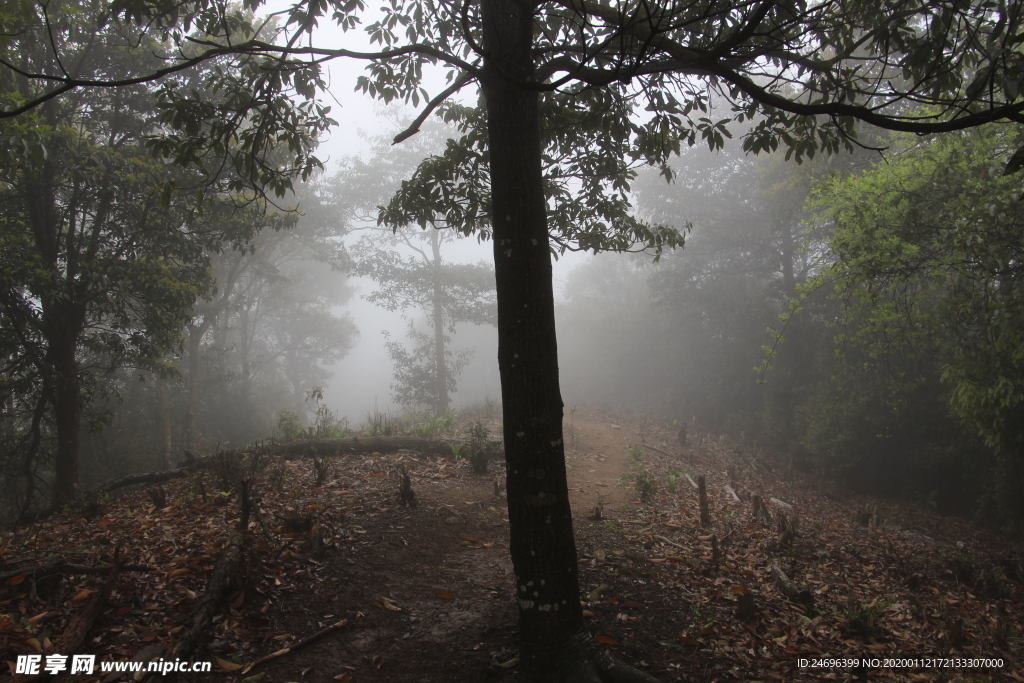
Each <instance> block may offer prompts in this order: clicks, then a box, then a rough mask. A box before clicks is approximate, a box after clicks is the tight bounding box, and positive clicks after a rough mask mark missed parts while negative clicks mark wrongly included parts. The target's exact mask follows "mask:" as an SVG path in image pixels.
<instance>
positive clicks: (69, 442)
mask: <svg viewBox="0 0 1024 683" xmlns="http://www.w3.org/2000/svg"><path fill="white" fill-rule="evenodd" d="M58 308H62V307H58ZM55 317H63V316H55ZM56 324H57V325H58V326H59V327H61V328H63V329H60V330H59V331H57V332H56V333H54V334H52V335H50V336H49V339H48V341H49V349H48V351H47V356H48V360H49V365H50V367H51V368H53V371H54V377H53V421H54V427H55V428H56V431H57V449H56V454H55V460H54V470H55V475H54V480H53V504H54V506H55V507H60V506H62V505H65V504H67V503H68V502H69V501H71V500H72V499H74V498H75V496H77V495H78V482H79V481H80V479H81V463H80V461H79V452H80V450H81V445H82V404H81V391H82V381H81V378H80V377H79V368H78V358H77V351H78V348H77V347H78V344H77V341H78V334H77V331H76V330H75V329H69V328H74V327H76V326H75V325H74V324H73V322H72V321H70V320H67V319H65V320H64V321H63V323H61V322H58V323H56Z"/></svg>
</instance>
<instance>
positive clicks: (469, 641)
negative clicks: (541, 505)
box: [0, 410, 1024, 683]
mask: <svg viewBox="0 0 1024 683" xmlns="http://www.w3.org/2000/svg"><path fill="white" fill-rule="evenodd" d="M485 423H486V424H487V425H488V427H489V428H490V430H491V432H492V433H498V429H499V423H498V421H497V419H494V418H491V419H490V420H485ZM565 429H566V432H565V433H566V446H567V465H568V472H569V486H570V498H571V502H572V506H573V510H574V518H575V520H576V522H575V524H576V539H577V548H578V552H579V558H580V559H579V563H580V564H579V566H580V580H581V596H580V598H581V601H582V602H583V604H584V609H585V610H586V611H585V616H586V618H587V620H588V622H589V625H590V629H591V632H592V633H593V634H594V635H595V636H596V637H597V639H598V642H600V643H601V644H602V646H603V647H605V648H607V649H608V650H609V651H610V653H611V654H612V655H614V656H616V657H618V658H620V659H622V660H623V661H626V662H628V663H631V664H633V665H634V666H638V667H641V668H643V669H645V670H647V671H649V672H650V673H651V674H653V675H655V676H656V677H658V678H660V679H661V680H662V681H665V682H666V683H667V682H668V681H694V682H697V681H700V682H707V683H711V682H713V681H729V680H745V681H774V680H779V681H781V680H786V681H789V680H807V681H811V680H822V679H825V680H836V681H846V680H854V679H857V680H865V678H864V675H865V673H867V674H868V677H869V678H870V679H877V680H894V681H902V680H908V681H958V680H964V681H1004V680H1006V681H1010V680H1014V681H1024V666H1022V658H1024V587H1022V585H1021V583H1020V581H1021V576H1020V563H1019V556H1013V555H1011V548H1010V546H1009V544H1008V543H1007V542H1006V541H1005V540H1004V539H1001V538H999V537H997V536H995V535H992V534H989V533H987V532H985V531H982V530H979V529H977V528H975V527H973V526H971V525H969V524H966V523H964V522H962V521H959V520H957V519H953V518H948V517H940V516H938V515H936V514H935V513H934V512H933V511H932V510H931V509H930V508H928V507H927V506H915V505H909V504H906V503H902V504H900V503H896V502H892V501H878V500H868V499H866V498H864V497H860V496H855V495H850V494H843V493H841V492H839V491H837V490H836V489H834V488H833V487H831V486H829V485H826V484H824V483H822V482H820V481H816V480H813V479H807V478H805V479H799V478H796V477H793V476H792V475H789V476H787V473H785V472H784V471H783V470H782V468H781V467H779V466H778V465H776V464H775V463H774V462H772V461H770V459H768V458H765V457H763V456H761V454H759V453H758V452H756V451H754V450H753V449H746V450H745V449H744V448H743V447H742V446H740V445H735V444H734V445H727V444H726V443H724V442H718V441H714V440H711V439H709V438H708V437H706V436H701V435H691V437H690V440H689V443H688V447H686V448H682V447H681V446H680V444H679V443H678V441H677V440H676V434H675V431H674V429H669V428H668V427H666V426H664V425H661V424H657V423H654V422H652V421H649V420H640V419H630V418H625V417H621V416H610V415H603V414H599V413H594V412H583V411H576V410H572V411H568V410H567V413H566V422H565ZM400 465H404V466H405V467H406V468H408V471H409V473H410V475H411V480H412V485H413V489H414V491H415V494H416V499H417V501H418V505H417V506H416V507H415V508H412V509H408V508H404V507H401V506H400V505H399V500H398V483H399V475H398V473H397V468H398V467H399V466H400ZM688 475H689V476H688ZM699 475H704V476H705V477H706V481H707V492H708V499H709V512H710V516H711V521H710V524H707V525H706V526H705V527H702V526H701V525H700V515H699V511H698V495H697V490H696V488H695V487H694V484H691V481H690V480H691V479H693V480H694V482H695V481H696V480H697V478H698V476H699ZM314 479H315V474H314V472H313V466H312V463H311V462H310V461H309V460H308V459H300V460H293V461H279V462H277V463H275V464H274V465H273V466H272V468H271V469H270V470H268V471H267V472H266V473H265V474H264V476H263V478H262V479H261V480H260V484H259V486H258V488H257V490H256V496H257V498H259V499H260V500H261V502H260V506H261V509H262V510H263V511H264V515H263V519H264V521H265V522H266V524H265V525H264V526H265V527H266V528H262V527H261V526H260V525H258V524H256V523H254V524H253V528H252V531H251V536H252V539H251V545H252V549H251V555H250V557H251V558H252V561H251V562H250V568H249V577H250V581H249V585H248V587H247V588H245V589H244V590H241V591H238V592H237V593H236V594H234V595H232V596H231V597H230V598H229V600H228V603H229V606H228V607H227V610H226V611H225V612H223V613H222V615H221V616H220V617H218V619H217V621H216V623H215V624H214V626H213V628H212V629H211V631H210V633H209V636H208V638H206V640H205V641H204V643H203V648H202V649H201V650H200V651H199V652H198V653H197V656H196V658H197V659H199V660H207V661H212V662H214V665H213V668H214V672H213V673H211V674H207V675H203V676H199V675H190V677H189V678H188V679H187V680H217V681H241V680H244V681H246V682H247V683H260V682H262V683H276V682H281V683H291V682H293V681H294V682H302V683H305V682H309V683H330V682H331V681H342V683H345V682H354V683H363V682H371V681H389V682H390V681H394V682H398V683H404V682H406V681H409V682H412V683H415V682H423V683H426V682H438V683H439V682H460V681H478V680H510V681H511V680H515V678H516V661H517V660H516V640H517V633H516V610H515V606H514V602H513V599H512V595H513V593H512V589H513V585H512V584H513V581H512V568H511V563H510V560H509V555H508V521H507V517H506V513H505V500H504V493H503V492H502V491H501V490H500V488H501V487H500V485H498V486H496V484H495V482H502V481H503V480H504V465H503V463H501V462H492V463H491V470H490V473H489V474H488V475H476V474H473V473H472V470H471V468H470V466H469V464H468V463H467V462H466V461H464V460H453V459H452V458H445V457H434V456H423V455H419V454H417V453H412V452H405V453H399V454H394V455H386V456H385V455H380V454H371V455H365V456H356V455H352V456H345V457H343V458H336V459H334V460H333V461H332V465H331V471H330V473H329V475H328V476H327V478H326V480H325V482H324V483H323V484H322V485H320V486H316V485H314ZM726 485H730V488H731V489H732V491H734V492H735V493H736V494H737V497H738V498H740V500H736V499H735V498H734V497H733V496H732V494H731V493H730V492H729V491H728V490H727V489H726ZM164 489H165V491H166V494H167V500H166V505H165V506H164V507H162V508H160V509H157V508H156V506H155V505H154V504H153V503H152V502H150V499H149V498H148V497H147V496H146V495H145V494H144V493H143V492H137V493H134V494H131V495H126V496H122V497H120V498H118V499H116V500H114V501H111V502H109V503H106V504H105V505H103V506H100V507H98V508H94V509H92V510H87V511H86V512H91V513H93V514H92V515H91V518H89V519H85V518H84V517H83V518H80V517H78V516H76V515H63V516H58V517H52V518H50V519H48V520H45V521H43V522H41V523H37V524H33V525H30V526H27V527H24V528H21V529H18V530H15V531H13V532H4V533H2V534H0V575H2V576H6V577H7V578H6V579H5V580H4V581H0V661H6V662H9V665H10V666H11V667H12V671H13V667H14V660H15V658H16V656H17V655H18V654H33V653H37V652H45V651H47V648H48V647H50V646H51V643H52V642H54V641H56V640H57V638H58V636H59V635H60V634H61V633H62V630H63V629H64V627H65V625H66V624H67V623H68V621H69V619H70V618H71V616H72V615H73V614H74V613H75V611H76V610H77V609H78V608H79V606H80V605H82V604H83V602H84V601H85V600H86V599H87V598H88V597H89V596H90V595H91V591H95V590H96V589H97V588H98V587H99V586H100V585H101V584H102V582H103V577H102V576H101V575H97V576H84V575H75V574H67V575H66V577H67V578H62V576H61V575H60V574H56V575H54V576H52V577H51V578H50V579H45V578H43V577H42V576H41V575H33V574H32V573H31V572H29V571H28V570H27V569H26V573H24V574H21V573H17V572H20V571H21V570H20V569H19V568H22V567H24V568H30V567H32V566H39V565H44V564H46V563H49V562H53V561H62V562H65V563H76V564H84V565H93V566H96V565H104V564H109V563H110V561H111V559H112V555H113V548H114V545H115V543H116V542H117V541H118V540H124V541H125V545H124V550H125V553H126V560H127V562H130V563H134V564H136V565H145V566H148V567H150V568H152V570H150V571H131V572H129V571H125V572H122V573H121V574H120V576H119V578H118V581H117V583H116V584H115V586H114V590H113V592H112V594H111V596H110V599H109V601H108V603H107V605H106V609H105V611H104V612H103V614H102V615H101V616H100V617H99V618H98V619H97V621H96V622H95V624H94V626H93V628H92V630H91V631H90V633H89V637H88V640H87V641H86V646H85V647H84V652H83V653H85V652H88V653H94V654H97V655H99V656H100V657H99V658H100V660H118V661H124V660H129V659H132V658H140V657H141V658H147V657H154V656H157V655H159V654H160V653H161V652H163V651H164V649H165V648H166V647H167V645H168V644H169V643H171V642H173V640H174V638H175V636H176V635H177V634H178V633H180V631H181V629H182V625H183V624H184V623H185V621H186V618H187V616H188V614H189V612H190V610H191V608H192V605H193V604H194V603H195V602H196V600H197V599H198V596H199V595H201V594H202V592H203V590H204V589H205V586H206V582H207V580H208V577H209V574H210V572H211V570H212V567H213V564H214V561H215V559H216V556H217V553H218V551H219V549H220V548H221V547H223V546H224V544H225V542H226V540H227V539H228V537H229V536H230V535H231V533H232V529H233V528H234V525H235V523H236V522H237V519H238V505H237V504H236V503H235V502H234V501H233V500H232V497H231V496H230V495H228V494H222V493H218V492H217V487H216V486H215V483H214V482H213V481H208V480H203V479H199V478H197V477H192V478H190V479H183V480H178V481H176V482H170V483H167V484H165V485H164ZM641 494H643V496H642V498H643V499H641V497H640V496H641ZM753 495H759V496H760V498H761V499H762V500H764V501H766V513H767V514H768V516H770V517H771V520H769V519H766V518H765V517H764V516H762V518H761V519H760V520H758V519H756V518H754V517H753V516H752V507H751V497H752V496H753ZM867 505H873V506H875V507H874V508H871V509H870V510H869V512H868V513H865V510H866V506H867ZM789 506H792V507H789ZM595 508H596V509H595ZM870 513H873V514H870ZM301 515H309V516H311V517H315V518H316V522H317V524H318V527H319V528H320V529H321V530H324V532H325V533H324V534H323V536H324V538H326V547H324V548H322V549H319V550H318V551H317V552H315V553H313V554H310V553H309V552H307V550H308V549H309V548H308V545H309V541H308V538H307V536H308V534H306V533H304V532H294V533H289V532H287V531H286V530H285V529H284V528H283V526H282V521H281V520H283V519H285V518H290V517H296V516H301ZM782 515H785V516H787V517H788V518H789V519H792V518H793V516H794V515H798V516H799V520H800V525H799V532H798V533H797V535H796V537H795V538H793V539H792V540H791V541H787V542H781V541H780V539H779V536H780V533H779V529H778V528H777V525H778V524H779V522H780V521H781V520H780V518H781V516H782ZM858 517H860V519H858ZM865 522H866V523H865ZM712 543H715V544H717V545H718V547H719V550H720V554H719V556H718V557H716V556H715V554H714V552H713V548H712ZM773 564H774V565H776V566H777V567H778V568H779V569H781V570H782V571H783V572H784V573H785V574H787V575H788V578H789V579H790V580H792V581H794V582H796V583H798V584H800V587H801V588H803V589H805V591H804V593H803V594H802V596H800V597H798V598H797V601H796V602H794V601H792V600H790V599H787V597H786V596H785V595H784V594H783V592H782V591H781V590H780V584H779V583H778V582H777V581H776V580H775V579H774V578H773V576H772V565H773ZM744 610H748V611H746V612H744ZM342 620H344V621H345V624H344V626H342V627H341V628H339V629H338V630H336V631H334V632H332V633H330V634H328V635H326V636H324V637H323V638H321V639H319V640H317V641H316V642H314V643H312V644H310V645H308V646H304V647H302V648H301V649H297V650H296V651H294V652H292V653H289V654H286V655H284V656H281V657H279V658H277V659H274V660H272V661H267V662H265V663H262V664H259V665H257V666H255V667H253V668H252V669H251V670H249V671H247V672H246V673H245V674H244V675H243V674H242V673H241V669H242V668H243V665H244V664H246V663H249V662H252V661H254V660H255V659H257V658H259V657H261V656H264V655H267V654H269V653H271V652H274V651H276V650H279V649H282V648H287V647H289V646H291V645H295V644H296V643H298V642H300V641H302V640H303V639H305V638H306V637H308V636H310V635H312V634H314V633H317V632H318V631H320V630H321V629H323V628H324V627H325V626H328V625H330V624H332V623H337V622H339V621H342ZM62 654H72V653H62ZM852 658H868V659H871V660H878V665H877V666H871V667H869V669H868V670H867V672H865V671H864V670H861V669H857V668H853V667H851V666H848V665H841V666H834V667H824V668H815V667H814V666H800V665H799V660H801V659H806V660H809V661H810V662H811V663H814V661H815V660H819V659H846V660H849V659H852ZM889 660H896V662H895V666H894V665H893V664H894V663H893V662H891V661H889ZM3 676H4V674H0V680H2V678H3ZM119 677H120V678H121V679H122V680H131V678H130V676H129V675H127V674H126V675H123V676H121V675H120V674H116V673H114V674H110V675H106V676H93V677H88V676H81V675H76V676H74V677H71V678H70V680H74V681H81V682H82V683H85V682H86V681H99V680H104V681H105V682H106V683H112V681H114V680H117V679H118V678H119Z"/></svg>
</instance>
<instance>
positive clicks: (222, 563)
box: [164, 534, 245, 660]
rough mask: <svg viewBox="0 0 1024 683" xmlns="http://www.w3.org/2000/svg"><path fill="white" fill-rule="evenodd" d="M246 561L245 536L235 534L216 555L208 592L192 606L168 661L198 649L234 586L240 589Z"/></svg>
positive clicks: (180, 657) (185, 655)
mask: <svg viewBox="0 0 1024 683" xmlns="http://www.w3.org/2000/svg"><path fill="white" fill-rule="evenodd" d="M244 560H245V537H244V536H242V534H233V535H232V536H231V538H230V540H228V544H227V545H226V546H225V547H224V549H223V550H222V551H220V555H219V556H218V557H217V563H216V564H215V565H214V567H213V573H212V574H210V581H209V583H208V584H207V585H206V591H205V592H204V593H203V596H202V597H201V598H199V602H197V603H196V604H195V605H194V606H193V607H192V613H191V614H190V615H189V618H188V622H187V627H186V629H185V630H184V635H182V636H181V638H179V639H178V641H177V642H176V643H175V644H174V646H173V647H171V649H170V650H169V651H168V653H167V654H166V655H165V656H164V659H165V660H173V659H188V658H190V657H191V656H192V654H193V653H194V652H195V651H196V648H197V646H198V645H199V641H200V640H201V639H202V637H203V636H204V634H205V633H206V631H207V630H208V629H209V628H210V625H211V624H212V623H213V618H214V617H215V616H217V613H218V612H220V610H221V606H222V605H223V604H224V603H225V602H226V601H227V598H228V595H230V594H231V592H232V590H233V589H236V588H240V586H238V584H239V581H238V577H239V575H240V574H242V569H243V564H244Z"/></svg>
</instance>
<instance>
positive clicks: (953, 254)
mask: <svg viewBox="0 0 1024 683" xmlns="http://www.w3.org/2000/svg"><path fill="white" fill-rule="evenodd" d="M892 144H893V147H894V149H895V153H894V154H893V155H892V156H891V157H890V158H889V159H888V160H887V163H885V164H876V165H875V166H873V167H872V168H870V169H867V170H865V171H864V172H862V173H858V174H850V175H848V176H843V177H837V178H834V179H831V180H830V181H828V182H823V183H821V184H820V185H819V187H818V189H817V193H816V197H815V202H814V205H815V207H816V208H817V210H818V213H819V219H820V220H822V221H825V222H829V223H831V224H833V225H834V228H833V231H832V234H831V238H830V241H829V246H830V247H831V250H832V252H833V258H834V262H833V263H831V264H830V265H829V267H827V268H826V269H824V270H823V272H821V273H820V274H819V275H818V277H817V278H815V280H814V281H813V282H812V283H810V285H809V286H810V287H812V288H813V287H819V286H822V284H823V283H831V287H832V296H833V297H834V298H835V299H837V300H838V301H839V302H841V305H842V311H841V313H842V320H843V323H844V327H845V334H844V338H843V342H844V345H845V346H848V347H857V348H859V349H860V350H861V353H862V354H863V355H867V356H869V357H874V358H876V359H880V360H881V361H882V362H883V364H884V366H885V367H886V368H887V369H888V371H889V373H890V374H892V375H894V376H896V377H897V378H898V380H899V381H900V382H902V383H904V384H907V385H910V386H914V385H918V384H925V383H926V382H927V381H930V384H931V385H932V387H933V388H932V394H933V395H934V396H935V397H937V398H938V399H939V400H945V401H946V402H947V403H948V406H949V409H950V410H951V411H952V413H953V414H955V415H956V416H958V417H959V418H960V419H961V420H962V421H963V423H964V424H965V425H966V426H967V427H968V428H969V429H970V430H971V431H973V432H974V434H976V435H977V437H979V438H980V439H982V440H983V441H984V442H985V444H986V445H987V446H988V447H989V448H990V449H991V450H992V452H994V453H995V454H996V456H997V464H998V471H997V473H996V476H995V477H994V481H995V482H996V484H994V485H993V486H992V487H991V488H992V489H993V491H994V492H995V493H996V494H997V495H996V497H995V499H994V501H993V502H995V503H996V504H997V505H998V506H999V507H1001V508H1002V512H1003V514H1002V515H999V517H1001V518H1002V521H1003V523H1005V524H1006V525H1007V526H1008V527H1014V526H1016V527H1017V528H1019V527H1020V525H1021V524H1022V523H1024V510H1022V509H1021V507H1020V503H1019V486H1020V482H1021V481H1022V480H1024V458H1022V455H1024V382H1022V381H1021V377H1024V314H1022V310H1024V308H1022V307H1024V293H1022V292H1021V288H1020V286H1019V280H1020V278H1021V276H1022V265H1021V264H1022V257H1024V241H1022V238H1021V228H1022V225H1024V207H1022V206H1021V203H1020V201H1018V200H1019V195H1020V187H1019V182H1018V181H1017V179H1016V178H1014V177H1012V176H1007V175H1005V174H1004V173H1002V172H1001V171H1002V170H1003V169H1005V168H1006V167H1007V163H1008V161H1009V160H1010V159H1011V158H1012V155H1013V153H1014V150H1015V149H1017V148H1018V147H1019V146H1020V144H1021V135H1020V132H1019V131H1018V130H1016V129H1015V128H1011V129H1005V128H986V129H982V130H977V131H966V132H963V133H957V134H953V135H948V136H942V137H937V138H925V139H916V138H908V137H902V136H898V137H896V139H894V140H893V141H892ZM940 376H941V380H942V384H945V385H946V386H945V388H944V389H943V388H942V387H941V386H939V388H934V387H935V386H936V385H939V381H938V380H939V377H940ZM929 427H933V425H929ZM977 450H978V449H977V448H975V452H976V451H977ZM991 512H992V511H990V513H991ZM1007 512H1009V513H1010V514H1005V513H1007ZM993 516H994V515H993ZM990 521H991V520H990Z"/></svg>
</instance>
